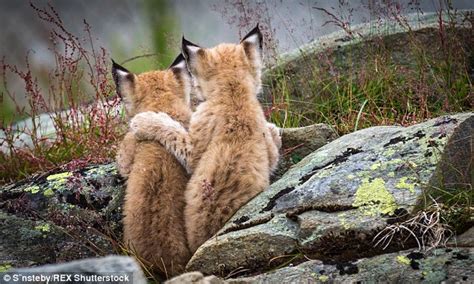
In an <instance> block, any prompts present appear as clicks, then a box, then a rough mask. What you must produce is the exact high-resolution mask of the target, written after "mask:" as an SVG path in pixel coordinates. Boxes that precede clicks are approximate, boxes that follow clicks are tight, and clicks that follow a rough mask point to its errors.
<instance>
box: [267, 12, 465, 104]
mask: <svg viewBox="0 0 474 284" xmlns="http://www.w3.org/2000/svg"><path fill="white" fill-rule="evenodd" d="M469 13H472V10H459V11H458V13H456V15H455V16H454V15H453V13H452V12H451V13H450V14H448V13H446V12H444V13H442V14H441V17H442V19H443V21H445V22H452V21H453V20H454V21H455V22H456V23H457V26H456V28H457V29H458V31H460V34H464V35H465V36H464V37H462V38H460V40H461V41H464V42H465V45H466V46H470V45H472V43H471V42H472V39H471V38H470V37H469V35H470V34H471V31H470V25H471V24H470V22H469V21H468V20H466V19H467V18H466V15H469ZM439 16H440V15H438V13H424V14H423V15H420V14H419V13H414V14H410V15H407V16H406V17H407V18H406V19H407V22H406V25H400V23H399V22H398V21H390V20H380V21H372V22H369V23H362V24H358V25H354V26H352V27H351V30H352V32H353V33H352V36H351V35H348V33H347V32H346V31H344V30H340V31H337V32H333V33H330V34H328V35H324V36H322V37H319V38H318V39H316V40H314V41H312V42H310V43H308V44H304V45H302V46H300V47H299V48H297V49H294V50H292V51H290V52H287V53H283V54H281V55H280V56H279V57H278V59H277V60H276V62H277V64H274V65H273V66H271V68H268V69H266V70H265V72H264V73H263V82H264V84H263V86H274V85H275V82H277V81H278V80H279V79H281V78H282V76H284V77H285V82H287V87H288V90H287V91H288V92H289V93H290V94H291V96H292V99H295V98H299V99H300V100H303V101H304V102H306V101H307V100H308V99H309V98H310V97H311V96H312V94H314V91H313V90H312V89H311V84H308V82H311V81H312V80H313V78H314V76H315V74H314V70H318V69H322V70H327V71H326V72H327V73H329V74H334V73H339V74H347V72H357V71H358V70H360V66H364V64H365V63H366V62H367V58H368V56H369V53H368V52H367V50H368V49H370V48H375V47H377V44H379V43H380V42H381V41H382V42H383V43H384V44H383V48H389V49H390V51H391V57H390V60H391V61H392V63H395V64H397V65H402V66H408V67H412V66H413V65H414V62H416V55H415V54H413V53H412V52H411V51H410V44H408V43H409V42H410V41H413V37H414V38H415V40H416V41H417V42H418V43H419V44H420V48H422V49H423V50H424V52H426V55H429V56H433V57H434V58H436V57H437V56H439V55H438V53H437V52H438V47H439V48H441V46H439V45H438V42H439V41H438V40H437V38H438V36H439ZM407 26H410V30H408V29H407ZM462 31H464V32H462ZM325 62H332V64H331V65H330V66H327V64H325ZM263 91H264V96H263V101H264V102H265V103H269V102H271V96H269V95H268V93H269V90H268V89H267V88H264V90H263Z"/></svg>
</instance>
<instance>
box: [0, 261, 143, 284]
mask: <svg viewBox="0 0 474 284" xmlns="http://www.w3.org/2000/svg"><path fill="white" fill-rule="evenodd" d="M15 274H17V275H19V274H22V275H29V276H32V275H35V276H45V277H47V276H50V277H52V276H53V275H57V274H60V275H62V277H64V280H65V281H57V280H56V281H55V280H50V281H41V282H44V283H64V282H68V281H66V279H67V277H70V279H71V280H73V281H74V283H134V284H146V283H147V279H146V278H145V275H144V274H143V271H142V270H141V268H140V265H139V264H138V263H137V262H136V261H135V259H133V258H131V257H128V256H119V255H109V256H106V257H102V258H87V259H82V260H76V261H71V262H68V263H63V264H50V265H43V266H38V267H31V268H22V269H13V270H9V271H8V275H10V277H13V275H15ZM4 279H5V278H4ZM25 282H26V281H25ZM38 282H40V281H38Z"/></svg>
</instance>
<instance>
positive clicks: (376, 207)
mask: <svg viewBox="0 0 474 284" xmlns="http://www.w3.org/2000/svg"><path fill="white" fill-rule="evenodd" d="M352 206H354V207H359V209H360V210H361V211H362V214H364V215H367V216H377V215H378V214H390V215H391V214H393V212H394V211H395V210H396V209H397V208H398V205H397V203H396V202H395V198H394V197H393V195H392V194H391V193H390V192H389V191H388V190H387V188H386V187H385V181H384V180H383V179H381V178H376V179H374V180H373V181H369V179H368V178H365V179H363V180H362V184H361V185H360V186H359V188H358V189H357V192H356V194H355V200H354V203H353V204H352Z"/></svg>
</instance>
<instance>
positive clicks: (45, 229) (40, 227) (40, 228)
mask: <svg viewBox="0 0 474 284" xmlns="http://www.w3.org/2000/svg"><path fill="white" fill-rule="evenodd" d="M50 229H51V228H50V227H49V224H48V223H46V224H43V225H38V226H35V230H37V231H41V232H49V231H50Z"/></svg>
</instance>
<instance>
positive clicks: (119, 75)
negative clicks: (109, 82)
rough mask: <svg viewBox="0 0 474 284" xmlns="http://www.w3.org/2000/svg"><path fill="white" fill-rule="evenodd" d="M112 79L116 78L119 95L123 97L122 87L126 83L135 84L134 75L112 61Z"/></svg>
mask: <svg viewBox="0 0 474 284" xmlns="http://www.w3.org/2000/svg"><path fill="white" fill-rule="evenodd" d="M112 77H113V78H114V82H115V86H116V89H117V94H118V95H119V97H122V92H121V91H120V90H121V87H122V86H123V85H124V84H125V83H133V81H134V77H133V74H132V73H131V72H130V71H128V70H127V69H126V68H125V67H123V66H120V65H119V64H117V62H115V61H114V60H113V59H112Z"/></svg>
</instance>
